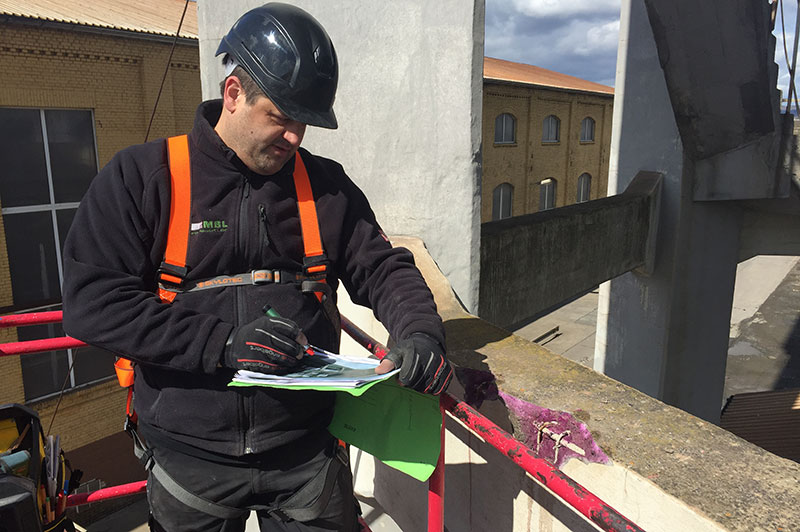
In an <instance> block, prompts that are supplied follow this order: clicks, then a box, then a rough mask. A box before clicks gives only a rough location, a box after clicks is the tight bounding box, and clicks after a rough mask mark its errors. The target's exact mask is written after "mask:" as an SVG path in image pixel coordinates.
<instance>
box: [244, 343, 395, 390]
mask: <svg viewBox="0 0 800 532" xmlns="http://www.w3.org/2000/svg"><path fill="white" fill-rule="evenodd" d="M312 349H313V351H314V356H308V355H306V356H304V357H303V359H302V360H301V363H300V366H298V368H297V369H296V370H295V371H293V372H292V373H287V374H285V375H267V374H265V373H258V372H255V371H246V370H239V371H237V372H236V375H234V376H233V381H232V384H234V383H235V384H238V385H256V386H258V385H262V386H263V385H268V386H279V387H281V388H293V387H314V388H359V387H361V386H364V385H366V384H369V383H372V382H376V381H381V380H384V379H387V378H389V377H391V376H392V375H395V374H396V373H397V372H398V371H400V370H399V369H395V370H393V371H390V372H389V373H384V374H383V375H377V374H376V373H375V368H376V367H377V366H378V364H380V361H379V360H375V359H372V358H363V357H348V356H344V355H337V354H334V353H329V352H327V351H324V350H322V349H318V348H312Z"/></svg>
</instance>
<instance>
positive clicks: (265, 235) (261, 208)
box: [258, 203, 269, 247]
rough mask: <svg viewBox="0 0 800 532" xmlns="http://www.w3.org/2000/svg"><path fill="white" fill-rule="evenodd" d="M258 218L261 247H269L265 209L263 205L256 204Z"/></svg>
mask: <svg viewBox="0 0 800 532" xmlns="http://www.w3.org/2000/svg"><path fill="white" fill-rule="evenodd" d="M258 217H259V218H260V219H261V226H260V231H259V233H261V245H263V246H264V247H267V246H269V223H268V222H267V208H266V207H264V204H263V203H259V204H258Z"/></svg>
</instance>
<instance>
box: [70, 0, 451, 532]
mask: <svg viewBox="0 0 800 532" xmlns="http://www.w3.org/2000/svg"><path fill="white" fill-rule="evenodd" d="M217 55H223V61H224V63H225V65H226V67H227V72H226V77H225V80H224V81H223V83H222V99H221V100H216V101H208V102H204V103H203V104H201V106H200V107H199V109H198V112H197V118H196V120H195V125H194V128H193V129H192V131H191V132H190V133H189V135H188V148H189V163H188V164H189V166H190V169H191V187H190V188H191V192H190V196H191V202H190V218H191V222H192V223H191V230H190V232H189V236H188V243H187V245H186V246H184V254H185V256H186V261H185V267H183V266H181V265H180V264H178V265H176V264H174V262H170V260H169V259H168V258H166V259H165V248H167V246H168V241H169V240H170V239H172V238H174V232H173V230H172V229H169V230H168V226H169V225H170V217H171V216H174V214H175V213H174V210H175V207H174V206H172V207H171V199H175V202H173V203H176V204H184V203H185V204H186V205H189V203H188V202H185V199H186V198H180V197H177V196H178V193H177V192H176V198H171V196H172V192H171V185H170V182H171V181H170V175H171V174H170V165H173V163H174V164H178V165H179V163H175V161H173V160H172V159H175V160H176V161H177V160H178V159H179V157H177V156H176V154H175V153H173V151H172V148H171V147H170V148H169V150H168V149H167V147H166V143H165V141H164V140H159V141H154V142H150V143H148V144H145V145H140V146H133V147H130V148H128V149H125V150H123V151H122V152H120V153H118V154H117V155H116V156H115V157H114V158H113V160H112V161H111V162H110V163H109V164H108V165H107V166H106V167H105V168H103V170H102V171H101V172H100V173H99V174H98V176H97V177H96V178H95V179H94V181H93V183H92V186H91V188H90V190H89V192H88V193H87V194H86V196H85V197H84V199H83V201H82V202H81V206H80V208H79V210H78V213H77V214H76V217H75V221H74V222H73V225H72V228H71V230H70V234H69V236H68V238H67V241H66V244H65V250H64V262H65V284H64V328H65V330H66V331H67V332H68V334H70V335H72V336H74V337H76V338H80V339H82V340H85V341H87V342H89V343H91V344H94V345H97V346H100V347H103V348H106V349H109V350H110V351H113V352H115V353H117V354H119V355H120V356H122V357H125V358H128V359H131V360H133V361H134V362H135V363H136V371H135V375H136V377H135V395H134V404H135V409H136V412H137V414H138V417H139V431H140V432H141V434H142V435H143V436H144V438H145V439H146V440H147V443H148V446H149V447H150V449H151V451H152V458H153V460H152V461H148V466H153V467H154V469H153V471H165V472H166V474H167V477H164V476H158V478H155V476H154V473H153V471H151V474H150V480H149V482H148V500H149V502H150V509H151V529H153V530H167V531H169V532H174V531H190V530H191V531H207V530H208V531H211V530H215V531H216V530H225V531H230V530H243V527H244V524H243V523H244V520H245V518H246V512H245V511H243V510H246V509H249V508H253V509H256V510H257V511H258V516H259V524H260V526H261V529H262V530H306V531H316V530H347V531H349V530H355V529H356V527H357V514H356V502H355V499H354V497H353V493H352V477H351V475H350V471H349V466H346V465H345V466H342V467H339V465H338V464H339V462H340V461H345V460H344V459H342V456H341V455H342V453H341V452H337V449H338V447H337V445H336V442H335V441H334V440H333V438H332V437H331V436H330V434H329V433H328V432H327V430H326V427H327V425H328V423H329V421H330V419H331V415H332V407H333V395H332V394H329V393H324V392H310V391H286V390H277V389H269V388H238V387H234V388H231V387H228V386H227V384H228V382H230V380H231V377H232V375H233V374H234V372H235V371H236V370H237V369H243V368H244V369H251V370H256V371H262V372H265V373H281V372H285V371H288V370H290V369H291V368H292V367H295V366H297V365H298V364H299V363H300V358H301V357H302V354H303V349H304V344H305V343H306V342H307V341H308V342H310V343H311V344H313V345H317V346H320V347H322V348H325V349H328V350H334V351H335V350H338V346H339V330H338V314H337V313H336V310H335V305H333V304H331V303H335V297H336V296H335V291H336V287H337V285H338V282H339V281H340V280H341V282H343V283H344V285H345V287H346V288H347V289H348V291H349V293H350V294H351V296H352V297H353V299H354V300H355V301H356V302H358V303H360V304H364V305H368V306H370V307H371V308H372V309H373V310H374V312H375V315H376V316H377V317H378V318H379V319H380V320H381V321H382V322H383V323H384V324H385V325H386V326H387V328H388V329H389V331H390V333H391V335H392V337H393V338H395V339H396V340H397V345H396V347H395V348H394V349H393V350H392V351H391V353H390V354H389V355H388V356H387V359H388V360H385V361H384V362H382V363H381V365H380V366H379V368H378V370H377V371H378V372H380V373H384V372H386V371H389V370H390V369H392V368H393V367H395V365H397V366H398V367H400V369H401V371H400V382H401V384H404V385H407V386H410V387H413V388H414V389H416V390H418V391H421V392H427V393H434V394H438V393H441V391H443V390H444V389H445V388H446V387H447V384H448V382H449V380H450V377H451V374H452V371H451V369H450V366H449V364H448V362H447V360H446V358H445V355H444V351H445V350H444V330H443V327H442V322H441V319H440V318H439V316H438V314H437V313H436V307H435V304H434V302H433V298H432V296H431V293H430V291H429V290H428V288H427V286H426V285H425V283H424V281H423V280H422V277H421V275H420V273H419V271H418V270H417V269H416V267H415V266H414V263H413V258H412V256H411V254H410V253H409V252H408V251H407V250H404V249H393V248H392V247H391V245H390V244H389V243H388V240H387V239H386V237H385V236H384V234H383V232H382V231H381V229H380V227H379V226H378V224H377V222H376V221H375V217H374V215H373V213H372V211H371V209H370V207H369V205H368V203H367V200H366V198H365V197H364V195H363V194H362V193H361V191H360V190H359V189H358V188H357V187H356V186H355V185H354V184H353V182H352V181H350V179H349V178H348V177H347V176H346V175H345V173H344V171H343V169H342V168H341V166H340V165H338V164H337V163H335V162H333V161H331V160H328V159H324V158H321V157H317V156H314V155H312V154H310V153H309V152H307V151H306V150H299V147H300V144H301V142H302V139H303V135H304V132H305V129H306V126H307V125H314V126H320V127H326V128H336V127H337V122H336V117H335V115H334V113H333V109H332V105H333V100H334V96H335V92H336V85H337V80H338V64H337V60H336V53H335V51H334V48H333V44H332V43H331V41H330V38H329V37H328V35H327V34H326V33H325V30H324V29H323V28H322V26H321V25H320V24H319V23H318V22H317V21H316V20H315V19H313V18H312V17H311V16H310V15H309V14H308V13H306V12H305V11H302V10H301V9H298V8H296V7H293V6H289V5H285V4H277V3H272V4H267V5H265V6H262V7H259V8H256V9H253V10H251V11H249V12H248V13H246V14H245V15H243V16H242V17H241V18H240V19H239V20H238V21H237V22H236V24H235V25H234V26H233V27H232V28H231V30H230V31H229V33H228V34H227V35H226V36H225V37H224V38H223V39H222V42H221V44H220V46H219V49H218V51H217ZM298 158H299V161H298ZM301 162H302V164H300V163H301ZM302 167H305V169H306V170H307V175H308V179H309V181H310V185H311V189H312V190H313V201H311V202H306V205H305V207H303V208H305V209H306V211H307V210H308V203H311V204H313V209H312V210H314V211H315V214H316V217H317V220H318V224H317V225H318V231H319V233H320V237H321V238H320V240H321V246H322V248H324V252H319V253H317V254H309V252H308V247H307V244H308V241H309V239H310V237H309V234H311V233H313V232H314V231H310V230H309V229H308V228H307V227H306V225H307V223H305V222H302V223H301V215H300V211H301V210H302V208H301V207H298V195H299V194H301V192H300V188H301V185H300V184H298V183H301V181H297V180H298V173H300V174H302V173H303V172H302ZM173 171H174V170H173ZM306 218H307V215H306ZM301 225H302V228H301ZM184 238H185V237H184ZM312 239H313V235H312ZM265 271H266V272H267V273H266V274H265V273H264V272H265ZM248 272H251V273H248ZM256 272H261V273H260V274H259V276H257V274H256ZM265 275H266V277H265ZM257 277H258V278H259V279H260V281H258V282H256V278H257ZM242 278H248V279H250V282H247V283H244V282H241V279H242ZM222 279H224V281H222ZM209 280H211V281H209ZM237 280H239V281H237ZM231 284H232V285H233V286H231ZM218 285H220V286H218ZM222 285H224V286H222ZM165 292H166V293H167V295H166V296H165V295H164V293H165ZM157 293H160V294H161V297H159V296H157V295H156V294H157ZM169 294H171V295H169ZM171 298H174V299H173V300H172V302H171V303H169V301H170V299H171ZM265 304H266V305H269V306H270V307H272V309H273V312H275V313H277V315H279V316H280V317H268V316H265V315H264V307H265ZM275 315H276V314H273V316H275ZM149 457H150V454H149V453H148V454H146V456H145V458H149ZM153 464H155V465H153ZM165 484H166V486H165ZM187 493H188V495H187Z"/></svg>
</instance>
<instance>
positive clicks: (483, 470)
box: [342, 238, 800, 532]
mask: <svg viewBox="0 0 800 532" xmlns="http://www.w3.org/2000/svg"><path fill="white" fill-rule="evenodd" d="M392 242H393V243H395V244H396V245H403V246H405V247H408V248H409V249H411V250H412V251H413V252H414V254H415V257H416V259H417V264H418V266H419V267H420V269H421V270H422V271H423V275H425V278H426V280H427V281H428V284H429V286H431V288H432V290H433V292H434V295H435V298H436V301H437V305H438V308H439V312H440V314H441V315H442V317H443V319H444V320H445V326H446V328H447V335H448V350H449V356H450V358H451V360H453V361H454V362H455V363H456V364H458V365H459V366H461V367H466V368H472V369H475V370H483V371H490V372H491V373H492V374H494V376H495V377H496V379H497V383H498V387H499V389H500V391H501V392H504V393H505V394H508V395H510V396H513V397H515V398H518V399H521V400H524V401H527V402H528V403H531V404H533V405H538V406H541V407H546V408H548V409H552V410H557V411H563V412H567V413H570V414H571V415H572V416H574V417H575V418H577V419H579V420H581V421H582V422H583V423H585V424H586V426H587V428H588V429H589V431H591V434H592V436H593V438H594V441H595V442H596V443H597V444H599V446H600V447H601V448H602V450H603V451H604V452H605V453H606V454H607V455H608V456H609V457H610V459H611V460H610V462H609V463H608V464H605V465H603V464H598V463H592V464H587V463H584V462H582V461H579V460H576V459H572V460H569V461H567V462H566V463H565V464H564V465H563V466H562V470H563V471H564V472H565V473H566V474H568V475H569V476H570V477H572V478H573V479H574V480H575V481H577V482H578V483H580V484H581V485H583V486H584V487H585V488H587V489H588V490H589V491H591V492H593V493H595V494H596V495H598V496H599V497H601V498H602V499H603V500H604V501H605V502H606V503H608V504H609V505H611V506H612V507H614V508H615V509H616V510H618V511H619V512H621V513H622V514H623V515H625V516H626V517H628V518H630V519H631V520H633V521H634V522H636V523H637V524H638V525H639V526H641V527H642V528H643V529H645V530H647V531H649V532H653V531H676V530H680V531H683V530H686V531H689V530H691V531H693V532H694V531H719V530H730V531H741V532H745V531H747V532H751V531H757V530H786V531H788V530H793V529H796V526H797V523H800V508H798V505H797V501H798V500H800V464H797V463H795V462H792V461H789V460H785V459H782V458H779V457H777V456H775V455H773V454H771V453H768V452H766V451H764V450H762V449H760V448H758V447H756V446H754V445H752V444H750V443H748V442H746V441H744V440H742V439H740V438H738V437H736V436H734V435H732V434H731V433H729V432H727V431H725V430H722V429H720V428H719V427H717V426H715V425H712V424H710V423H707V422H705V421H703V420H701V419H699V418H697V417H694V416H692V415H690V414H687V413H686V412H683V411H681V410H679V409H676V408H673V407H671V406H668V405H666V404H664V403H662V402H660V401H658V400H656V399H653V398H651V397H649V396H647V395H645V394H643V393H641V392H638V391H636V390H634V389H632V388H630V387H628V386H626V385H624V384H621V383H619V382H617V381H614V380H612V379H610V378H608V377H605V376H603V375H601V374H598V373H596V372H594V371H592V370H591V369H588V368H585V367H583V366H581V365H579V364H576V363H573V362H571V361H569V360H567V359H566V358H563V357H560V356H558V355H555V354H553V353H551V352H549V351H547V350H546V349H544V348H542V347H539V346H537V345H535V344H533V343H530V342H528V341H525V340H523V339H522V338H519V337H517V336H514V335H512V334H510V333H508V332H507V331H504V330H502V329H500V328H498V327H495V326H493V325H491V324H489V323H488V322H486V321H483V320H481V319H478V318H476V317H474V316H471V315H469V314H467V313H466V312H464V311H463V310H462V308H461V306H460V305H459V303H458V302H457V300H456V299H455V297H453V293H452V289H451V288H450V286H449V284H448V283H447V281H446V280H445V279H444V277H443V276H442V275H441V273H440V272H439V271H438V268H437V267H436V265H435V263H434V262H433V260H432V259H431V258H430V256H429V255H428V254H427V252H426V250H425V248H424V245H423V244H422V243H421V241H419V240H418V239H411V238H392ZM342 306H343V308H342V311H343V313H344V314H345V315H347V314H348V309H347V308H346V306H345V305H342ZM359 325H360V326H364V327H368V326H369V324H368V323H366V322H361V323H359ZM450 391H451V393H453V394H454V395H457V396H459V395H461V394H462V393H463V388H462V386H461V385H460V384H458V383H454V385H452V386H451V388H450ZM480 411H481V413H483V414H484V415H486V416H487V417H489V418H490V419H492V421H494V422H495V423H497V424H498V425H500V426H501V427H504V428H506V429H507V430H515V435H516V436H517V437H518V438H521V439H522V438H524V437H525V434H523V433H521V431H520V424H519V422H518V419H517V418H516V417H515V416H514V415H513V414H512V413H511V412H510V411H509V410H508V409H507V407H506V405H505V404H504V402H503V401H501V400H487V401H485V402H484V403H483V405H482V406H481V408H480ZM447 428H448V435H447V441H446V461H447V470H446V488H445V523H446V526H447V528H448V529H449V530H459V531H485V530H492V531H499V532H506V531H523V530H526V531H527V530H547V531H551V530H578V531H589V530H596V529H595V528H594V527H593V526H592V525H590V524H588V523H587V522H586V521H585V520H584V519H583V518H582V517H580V516H578V515H577V514H576V513H575V512H573V511H572V510H571V509H570V508H569V507H567V506H565V505H564V504H563V503H562V502H561V501H560V499H558V498H556V497H554V496H553V495H552V494H550V492H549V491H547V490H546V489H545V488H544V487H542V486H541V485H539V484H537V483H536V482H535V481H534V480H533V479H532V478H530V477H529V476H528V475H527V474H525V473H524V472H523V471H522V470H521V469H520V468H518V467H517V466H516V465H514V464H513V463H512V462H511V461H510V460H508V458H507V457H505V456H502V455H501V453H499V452H498V451H496V450H495V449H494V448H492V447H490V446H488V445H487V444H485V443H483V442H482V440H481V439H480V438H478V437H477V436H475V435H473V434H472V433H471V432H469V431H468V430H466V429H465V428H464V427H463V426H462V425H460V423H458V422H457V421H455V420H454V419H452V418H448V422H447ZM356 456H357V458H358V460H357V467H356V469H357V470H356V482H357V490H358V491H359V492H361V493H362V494H365V495H367V496H368V497H374V498H375V499H376V500H377V502H378V503H380V504H381V505H382V506H383V507H384V508H385V509H386V510H387V512H388V513H389V514H390V515H391V516H392V518H393V519H394V520H395V521H396V522H397V523H398V525H399V526H400V527H401V529H402V530H406V531H415V530H424V529H425V519H426V512H425V508H426V504H427V503H426V486H425V485H424V484H421V483H419V482H416V481H414V480H411V479H410V478H409V477H404V476H403V475H401V474H399V473H397V472H395V471H394V470H391V469H389V468H387V467H385V466H383V465H382V464H380V463H378V464H377V465H375V464H372V463H368V462H369V461H368V460H367V457H365V456H363V455H358V454H357V455H356Z"/></svg>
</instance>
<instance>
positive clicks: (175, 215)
mask: <svg viewBox="0 0 800 532" xmlns="http://www.w3.org/2000/svg"><path fill="white" fill-rule="evenodd" d="M167 156H168V158H169V176H170V190H171V194H170V210H169V226H168V229H167V247H166V250H165V251H164V260H163V262H162V263H161V267H160V268H159V269H158V280H159V284H161V285H167V286H169V285H173V286H176V287H178V286H180V285H181V284H183V281H184V279H185V278H186V271H187V269H186V250H187V248H188V246H189V227H190V225H191V223H190V215H191V209H192V172H191V165H190V162H189V137H188V136H186V135H179V136H177V137H170V138H168V139H167ZM176 294H177V292H176V291H172V290H168V289H165V288H164V287H163V286H160V287H159V289H158V296H159V297H160V298H161V301H163V302H165V303H172V301H173V300H174V299H175V296H176Z"/></svg>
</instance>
